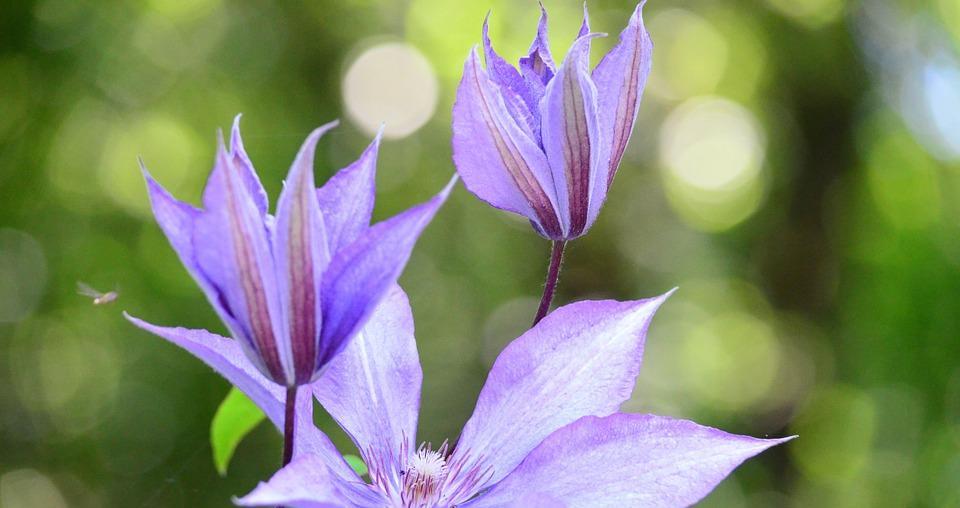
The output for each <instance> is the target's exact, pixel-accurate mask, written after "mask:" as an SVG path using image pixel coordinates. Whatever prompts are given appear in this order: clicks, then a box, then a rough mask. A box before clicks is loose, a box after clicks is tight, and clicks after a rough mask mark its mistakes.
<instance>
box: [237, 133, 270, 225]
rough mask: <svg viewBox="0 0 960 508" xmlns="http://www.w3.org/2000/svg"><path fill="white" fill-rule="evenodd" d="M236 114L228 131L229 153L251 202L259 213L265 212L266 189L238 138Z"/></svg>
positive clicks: (266, 204) (264, 213)
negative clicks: (251, 199)
mask: <svg viewBox="0 0 960 508" xmlns="http://www.w3.org/2000/svg"><path fill="white" fill-rule="evenodd" d="M241 116H242V115H237V116H236V117H234V119H233V129H231V131H230V155H231V156H232V158H233V164H234V165H235V166H236V168H237V170H238V171H239V173H240V175H241V179H242V180H243V183H244V184H245V185H246V186H247V190H248V191H249V192H250V196H251V197H252V198H253V202H254V203H255V204H256V205H257V210H259V211H260V215H266V214H267V206H268V201H267V191H265V190H263V184H261V183H260V178H258V177H257V172H256V171H255V170H254V169H253V163H252V162H250V157H248V156H247V151H246V150H244V149H243V140H242V139H240V117H241Z"/></svg>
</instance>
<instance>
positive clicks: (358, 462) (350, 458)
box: [343, 455, 367, 476]
mask: <svg viewBox="0 0 960 508" xmlns="http://www.w3.org/2000/svg"><path fill="white" fill-rule="evenodd" d="M343 460H345V461H347V464H350V467H352V468H353V470H354V471H355V472H356V473H357V475H358V476H363V475H365V474H367V465H366V464H364V463H363V459H361V458H360V457H357V456H356V455H344V456H343Z"/></svg>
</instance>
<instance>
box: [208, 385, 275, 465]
mask: <svg viewBox="0 0 960 508" xmlns="http://www.w3.org/2000/svg"><path fill="white" fill-rule="evenodd" d="M264 418H266V415H264V414H263V411H261V410H260V408H258V407H257V406H256V404H254V403H253V401H251V400H250V399H249V398H247V396H246V395H244V394H243V392H241V391H240V390H238V389H237V388H236V387H234V388H231V389H230V393H228V394H227V398H225V399H223V402H221V403H220V407H218V408H217V413H216V414H215V415H213V421H212V422H211V423H210V445H211V446H212V447H213V464H214V465H215V466H216V467H217V472H219V473H220V476H224V475H225V474H227V466H228V465H229V464H230V458H231V457H233V452H234V451H235V450H236V449H237V445H238V444H240V441H242V440H243V438H244V437H245V436H246V435H247V434H249V433H250V431H252V430H253V429H254V428H255V427H256V426H257V424H259V423H260V422H261V421H263V419H264Z"/></svg>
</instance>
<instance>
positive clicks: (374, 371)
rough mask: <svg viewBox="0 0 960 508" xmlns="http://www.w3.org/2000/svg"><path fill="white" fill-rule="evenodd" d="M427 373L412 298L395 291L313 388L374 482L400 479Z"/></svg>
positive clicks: (389, 294) (395, 289)
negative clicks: (403, 454) (402, 457)
mask: <svg viewBox="0 0 960 508" xmlns="http://www.w3.org/2000/svg"><path fill="white" fill-rule="evenodd" d="M422 379H423V373H422V371H421V369H420V360H419V358H418V356H417V344H416V340H415V339H414V336H413V314H412V313H411V311H410V304H409V302H408V301H407V295H405V294H404V293H403V290H401V289H400V287H399V286H397V285H394V286H393V287H392V288H391V289H390V290H389V291H388V293H387V296H386V297H385V298H384V300H383V302H381V303H380V305H379V306H378V307H377V308H376V310H375V311H374V312H373V314H372V315H371V316H370V319H369V320H368V321H367V324H366V325H364V327H363V328H362V329H361V330H360V332H359V333H358V334H357V336H356V337H355V338H354V339H353V340H352V341H350V344H349V345H347V347H346V348H344V350H343V352H341V353H340V354H339V355H337V357H336V358H334V359H333V360H332V361H331V362H330V365H329V367H328V369H327V371H326V373H325V374H324V375H323V376H322V377H321V378H320V379H319V380H317V382H316V383H314V384H313V385H311V387H312V388H313V393H314V394H315V395H316V397H317V400H319V401H320V404H321V405H322V406H323V407H324V409H326V410H327V412H328V413H330V416H332V417H333V418H334V419H335V420H336V421H337V423H339V424H340V426H341V427H342V428H343V429H344V430H345V431H346V432H347V434H349V435H350V437H351V438H352V439H353V441H354V443H356V445H357V447H358V448H359V449H360V451H361V453H362V454H363V459H364V461H365V462H366V463H367V466H368V468H369V470H370V477H371V478H377V477H387V476H389V475H391V474H397V473H399V471H400V470H401V469H402V467H403V466H402V464H397V463H396V462H397V460H398V459H399V457H400V450H401V449H405V450H411V449H413V448H414V446H413V445H414V443H413V439H414V438H415V437H416V434H417V414H418V412H419V408H420V383H421V381H422Z"/></svg>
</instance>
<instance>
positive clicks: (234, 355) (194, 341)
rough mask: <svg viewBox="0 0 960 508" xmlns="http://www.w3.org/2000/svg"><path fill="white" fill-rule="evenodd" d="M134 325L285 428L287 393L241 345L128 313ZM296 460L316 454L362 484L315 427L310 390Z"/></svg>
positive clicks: (300, 400) (301, 401)
mask: <svg viewBox="0 0 960 508" xmlns="http://www.w3.org/2000/svg"><path fill="white" fill-rule="evenodd" d="M124 316H125V317H126V318H127V320H129V321H130V322H131V323H133V324H134V325H136V326H138V327H140V328H142V329H144V330H146V331H148V332H150V333H152V334H154V335H157V336H159V337H161V338H164V339H166V340H168V341H170V342H172V343H174V344H176V345H178V346H180V347H182V348H183V349H185V350H187V351H188V352H189V353H190V354H192V355H194V356H196V357H197V358H199V359H200V360H202V361H203V362H204V363H206V364H207V365H208V366H210V368H212V369H213V370H215V371H216V372H217V373H218V374H220V375H221V376H223V377H224V378H226V380H227V381H229V382H230V383H231V384H233V385H234V386H236V387H237V388H238V389H239V390H240V391H242V392H243V393H245V394H246V395H247V396H248V397H250V400H252V401H253V403H254V404H256V405H257V407H259V408H260V409H261V410H263V412H264V414H266V415H267V418H269V419H270V421H271V422H273V424H274V426H276V428H277V429H278V430H279V429H282V428H283V417H284V404H286V390H285V389H284V388H282V387H281V386H279V385H277V384H276V383H274V382H272V381H270V380H269V379H267V378H266V377H264V376H263V375H262V374H260V372H259V371H258V370H257V369H256V368H254V367H253V365H251V364H250V361H249V360H248V359H247V358H246V357H245V356H246V355H244V353H243V352H242V351H241V349H240V347H239V345H238V344H237V341H235V340H231V339H227V338H225V337H220V336H219V335H216V334H213V333H210V332H208V331H206V330H188V329H186V328H168V327H162V326H157V325H153V324H150V323H147V322H145V321H142V320H140V319H138V318H135V317H133V316H130V315H129V314H126V313H124ZM295 432H296V439H295V440H294V444H295V445H296V450H295V456H299V455H301V454H306V453H310V454H314V455H317V456H319V457H322V458H323V460H324V461H325V463H326V464H327V465H328V467H330V469H331V470H332V471H334V472H335V474H336V475H337V476H338V477H339V478H342V479H344V481H359V478H358V477H357V476H356V474H355V473H354V472H353V470H352V469H351V468H350V466H349V465H347V464H346V462H344V461H343V458H342V457H341V456H340V454H339V453H338V452H337V449H336V448H335V447H334V446H333V443H331V442H330V440H329V439H328V438H327V436H326V435H324V433H323V432H321V431H320V430H319V429H317V427H316V426H315V425H314V424H313V397H312V395H311V393H310V390H307V389H301V390H300V391H299V393H298V394H297V421H296V431H295Z"/></svg>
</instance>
